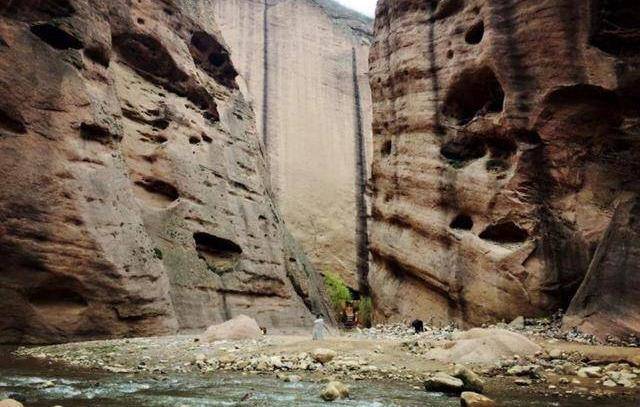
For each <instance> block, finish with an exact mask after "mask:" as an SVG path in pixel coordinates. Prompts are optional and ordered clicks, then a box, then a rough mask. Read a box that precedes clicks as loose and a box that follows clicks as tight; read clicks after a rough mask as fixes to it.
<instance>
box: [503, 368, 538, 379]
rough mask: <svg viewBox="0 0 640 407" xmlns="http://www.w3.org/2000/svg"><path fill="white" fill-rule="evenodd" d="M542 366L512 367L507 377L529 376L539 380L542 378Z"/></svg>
mask: <svg viewBox="0 0 640 407" xmlns="http://www.w3.org/2000/svg"><path fill="white" fill-rule="evenodd" d="M540 370H541V368H540V366H538V365H525V366H520V365H516V366H511V367H510V368H509V369H508V370H507V376H527V377H530V378H537V377H539V376H540Z"/></svg>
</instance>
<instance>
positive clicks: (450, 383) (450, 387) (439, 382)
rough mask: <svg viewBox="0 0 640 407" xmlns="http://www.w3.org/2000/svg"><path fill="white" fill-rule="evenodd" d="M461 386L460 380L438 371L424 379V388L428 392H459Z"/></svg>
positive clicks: (461, 388) (462, 386)
mask: <svg viewBox="0 0 640 407" xmlns="http://www.w3.org/2000/svg"><path fill="white" fill-rule="evenodd" d="M463 388H464V382H463V381H462V380H460V379H458V378H456V377H453V376H449V375H448V374H446V373H443V372H438V373H436V374H435V375H433V376H431V377H429V378H427V379H426V380H425V381H424V389H425V390H426V391H428V392H439V393H446V394H460V393H461V392H462V390H463Z"/></svg>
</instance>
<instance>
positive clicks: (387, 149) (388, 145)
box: [380, 140, 393, 157]
mask: <svg viewBox="0 0 640 407" xmlns="http://www.w3.org/2000/svg"><path fill="white" fill-rule="evenodd" d="M392 148H393V143H392V142H391V140H385V142H384V143H382V148H381V149H380V153H381V154H382V156H383V157H387V156H388V155H389V154H391V149H392Z"/></svg>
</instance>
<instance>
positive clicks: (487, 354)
mask: <svg viewBox="0 0 640 407" xmlns="http://www.w3.org/2000/svg"><path fill="white" fill-rule="evenodd" d="M540 351H542V348H541V347H540V346H538V345H537V344H535V343H534V342H532V341H531V340H529V339H528V338H526V337H525V336H523V335H520V334H518V333H515V332H510V331H507V330H505V329H497V328H493V329H484V328H474V329H471V330H469V331H465V332H461V333H459V334H456V335H454V337H453V342H451V343H449V344H448V345H447V346H446V347H441V348H434V349H431V350H430V351H428V352H427V353H426V354H425V355H426V356H427V357H428V358H431V359H435V360H438V361H441V362H444V363H493V362H496V361H498V360H500V359H506V358H513V356H515V355H520V356H527V355H535V354H536V353H537V352H540Z"/></svg>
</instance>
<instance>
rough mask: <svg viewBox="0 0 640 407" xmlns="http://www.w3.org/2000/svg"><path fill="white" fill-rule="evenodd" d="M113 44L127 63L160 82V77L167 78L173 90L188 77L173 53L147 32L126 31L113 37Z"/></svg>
mask: <svg viewBox="0 0 640 407" xmlns="http://www.w3.org/2000/svg"><path fill="white" fill-rule="evenodd" d="M112 41H113V45H114V46H115V48H116V50H117V51H118V52H119V54H120V55H121V56H122V58H123V59H124V60H125V62H126V63H127V64H129V65H130V66H131V67H132V68H133V69H135V70H136V71H138V72H139V73H141V74H143V75H146V76H147V77H148V76H149V75H151V76H152V77H150V78H149V79H154V82H155V83H158V80H157V79H159V78H161V79H164V80H167V81H168V82H167V83H160V84H161V85H163V86H164V85H168V86H170V88H171V89H172V90H174V91H175V89H177V85H178V84H179V83H181V82H184V81H186V80H187V79H188V76H187V74H185V73H184V72H183V71H182V70H180V69H179V68H178V66H177V64H176V62H175V61H174V60H173V58H172V57H171V54H170V53H169V51H167V49H166V48H165V47H164V45H162V44H161V43H160V41H158V40H157V39H156V38H154V37H152V36H150V35H147V34H138V33H126V34H120V35H116V36H114V37H113V39H112Z"/></svg>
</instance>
